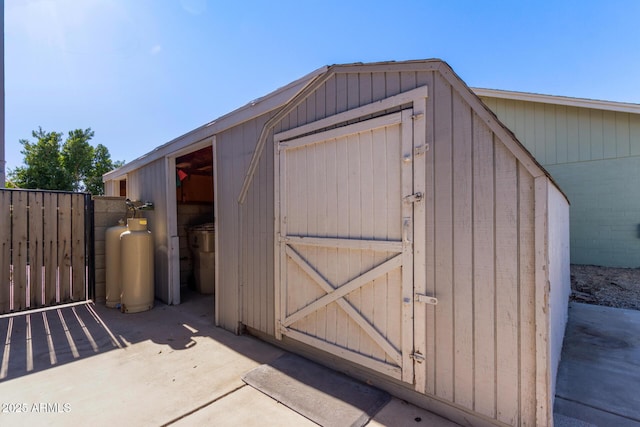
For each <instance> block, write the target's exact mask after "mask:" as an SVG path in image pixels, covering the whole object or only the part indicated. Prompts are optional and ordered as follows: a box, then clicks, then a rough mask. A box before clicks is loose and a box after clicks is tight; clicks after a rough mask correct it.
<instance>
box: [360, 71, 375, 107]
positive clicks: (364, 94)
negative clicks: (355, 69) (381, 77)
mask: <svg viewBox="0 0 640 427" xmlns="http://www.w3.org/2000/svg"><path fill="white" fill-rule="evenodd" d="M359 84H360V89H359V93H360V105H367V104H370V103H371V102H372V99H373V89H372V86H371V84H372V83H371V73H362V74H360V81H359Z"/></svg>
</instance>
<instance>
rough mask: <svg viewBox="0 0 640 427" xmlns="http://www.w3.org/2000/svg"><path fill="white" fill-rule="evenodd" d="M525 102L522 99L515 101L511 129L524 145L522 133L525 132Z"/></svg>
mask: <svg viewBox="0 0 640 427" xmlns="http://www.w3.org/2000/svg"><path fill="white" fill-rule="evenodd" d="M524 105H525V103H524V102H522V101H515V103H514V109H515V124H514V126H515V127H514V128H513V131H514V133H515V134H516V136H517V138H518V140H519V141H520V142H521V143H522V145H525V143H524V141H523V140H524V134H525V110H524Z"/></svg>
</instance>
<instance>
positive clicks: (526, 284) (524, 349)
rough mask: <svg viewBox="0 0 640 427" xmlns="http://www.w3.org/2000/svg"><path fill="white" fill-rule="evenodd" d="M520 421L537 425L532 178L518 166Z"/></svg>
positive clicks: (524, 424) (528, 424)
mask: <svg viewBox="0 0 640 427" xmlns="http://www.w3.org/2000/svg"><path fill="white" fill-rule="evenodd" d="M518 173H519V176H520V178H519V191H518V194H519V198H520V200H519V203H518V205H519V218H520V220H519V231H518V234H519V239H520V246H519V254H520V273H519V279H520V366H519V371H520V419H521V423H522V425H523V426H532V427H533V426H535V425H536V402H535V399H534V398H533V396H535V395H536V386H535V381H536V376H535V375H536V356H535V354H536V351H535V329H536V325H535V240H534V229H535V220H534V196H533V194H534V186H533V177H532V176H531V175H529V173H528V172H527V171H526V170H525V168H524V167H522V166H521V165H520V167H519V168H518Z"/></svg>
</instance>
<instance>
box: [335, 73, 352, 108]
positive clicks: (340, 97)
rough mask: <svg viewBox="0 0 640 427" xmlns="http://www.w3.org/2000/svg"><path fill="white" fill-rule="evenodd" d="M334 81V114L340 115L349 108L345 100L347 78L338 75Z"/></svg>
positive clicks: (343, 75)
mask: <svg viewBox="0 0 640 427" xmlns="http://www.w3.org/2000/svg"><path fill="white" fill-rule="evenodd" d="M335 80H336V113H341V112H343V111H345V110H347V109H348V108H349V104H348V100H347V76H346V75H345V74H338V75H336V77H335Z"/></svg>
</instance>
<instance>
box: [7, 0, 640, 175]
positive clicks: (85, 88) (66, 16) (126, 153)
mask: <svg viewBox="0 0 640 427" xmlns="http://www.w3.org/2000/svg"><path fill="white" fill-rule="evenodd" d="M639 16H640V1H637V0H607V1H604V0H603V1H600V0H581V1H573V0H571V1H564V0H552V1H547V0H540V1H527V0H519V1H507V0H504V1H488V0H487V1H471V0H469V1H463V0H447V1H445V0H437V1H435V0H423V1H420V0H415V1H412V0H404V1H375V0H368V1H350V0H342V1H333V0H323V1H315V0H309V1H306V0H297V1H289V0H282V1H280V0H272V1H252V0H246V1H230V0H5V93H6V100H5V103H6V104H5V106H6V160H7V168H8V169H14V168H15V167H16V166H19V165H20V164H21V163H22V155H21V154H20V150H21V145H20V144H19V142H18V141H19V140H20V139H23V138H31V131H32V130H33V129H37V128H38V126H42V128H43V129H45V130H49V131H52V130H55V131H61V132H65V133H66V132H67V131H69V130H71V129H77V128H87V127H91V128H92V129H93V130H94V131H95V137H94V140H93V143H94V144H97V143H101V144H104V145H105V146H107V147H108V148H109V150H110V152H111V154H112V158H113V159H114V160H125V161H127V162H128V161H131V160H133V159H135V158H137V157H139V156H141V155H143V154H145V153H147V152H149V151H151V150H152V149H153V148H155V147H156V146H158V145H161V144H163V143H165V142H167V141H169V140H171V139H173V138H175V137H177V136H180V135H182V134H184V133H186V132H188V131H190V130H191V129H193V128H195V127H198V126H200V125H202V124H204V123H207V122H209V121H211V120H212V119H214V118H216V117H218V116H220V115H223V114H225V113H228V112H230V111H232V110H233V109H235V108H237V107H240V106H242V105H244V104H246V103H247V102H249V101H251V100H253V99H255V98H258V97H260V96H263V95H265V94H267V93H269V92H271V91H272V90H275V89H277V88H278V87H281V86H283V85H285V84H287V83H289V82H290V81H292V80H295V79H297V78H299V77H301V76H303V75H305V74H307V73H309V72H311V71H313V70H315V69H317V68H319V67H321V66H323V65H328V64H336V63H350V62H372V61H387V60H396V61H400V60H407V59H425V58H441V59H443V60H445V61H447V62H448V63H449V64H450V65H451V66H452V67H453V69H454V70H455V71H456V72H457V73H458V75H460V77H462V79H463V80H465V81H466V83H467V84H468V85H469V86H472V87H485V88H494V89H505V90H514V91H525V92H535V93H544V94H552V95H565V96H575V97H583V98H593V99H604V100H610V101H620V102H632V103H640V24H638V17H639Z"/></svg>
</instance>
